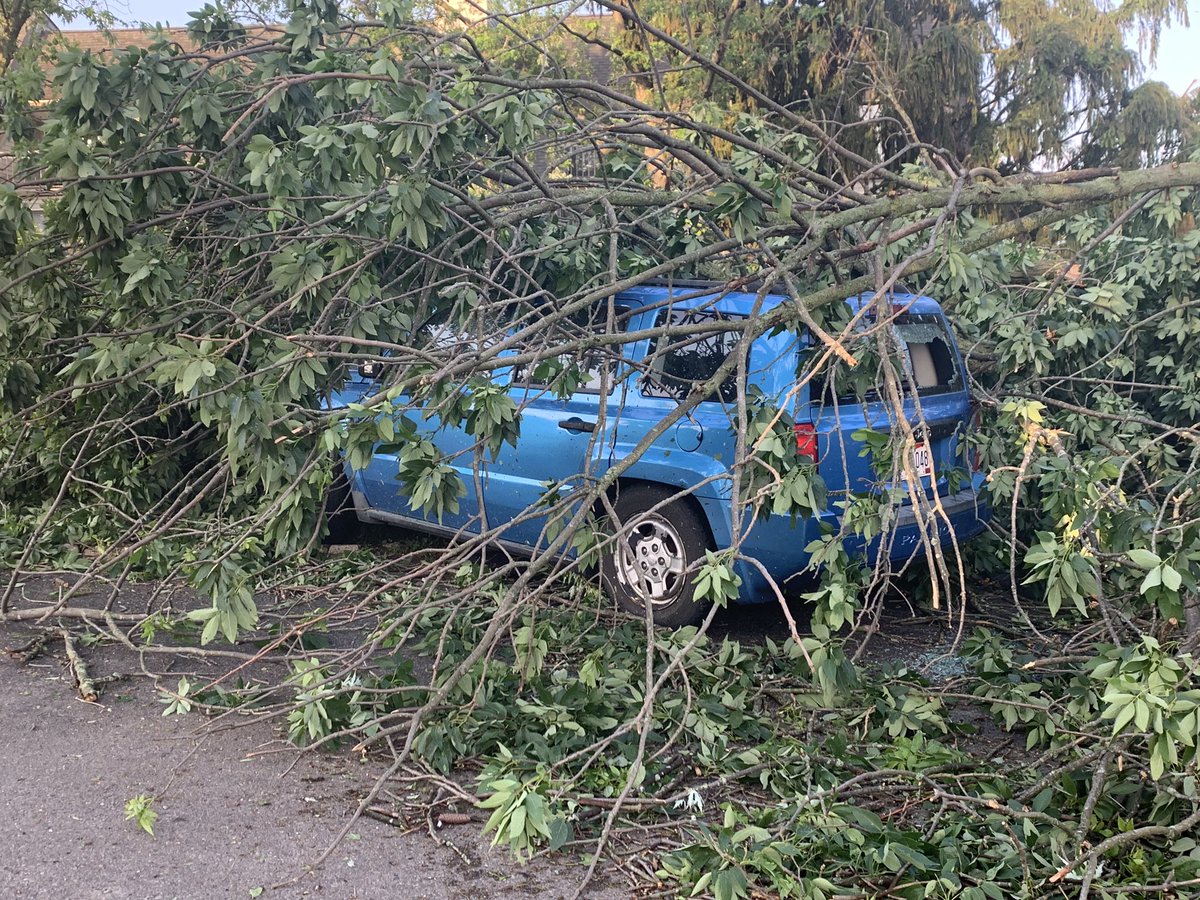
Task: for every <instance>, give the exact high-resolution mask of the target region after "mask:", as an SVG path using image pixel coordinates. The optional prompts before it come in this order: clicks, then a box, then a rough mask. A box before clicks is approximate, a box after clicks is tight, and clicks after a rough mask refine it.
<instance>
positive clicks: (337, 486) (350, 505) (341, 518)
mask: <svg viewBox="0 0 1200 900" xmlns="http://www.w3.org/2000/svg"><path fill="white" fill-rule="evenodd" d="M361 530H362V523H361V522H359V521H358V515H357V513H356V512H355V511H354V498H353V497H351V496H350V481H349V479H348V478H346V471H345V468H344V467H343V465H342V463H341V461H340V460H339V461H338V463H337V471H336V472H335V473H334V476H333V482H332V483H331V484H330V485H329V487H328V488H327V489H326V492H325V543H327V544H353V543H354V542H355V541H357V540H358V536H359V533H360V532H361Z"/></svg>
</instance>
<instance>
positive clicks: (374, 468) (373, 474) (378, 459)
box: [356, 326, 502, 533]
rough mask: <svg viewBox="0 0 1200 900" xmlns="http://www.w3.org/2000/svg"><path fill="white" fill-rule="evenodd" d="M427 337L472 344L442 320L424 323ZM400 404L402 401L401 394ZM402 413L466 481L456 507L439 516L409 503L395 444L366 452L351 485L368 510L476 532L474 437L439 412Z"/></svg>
mask: <svg viewBox="0 0 1200 900" xmlns="http://www.w3.org/2000/svg"><path fill="white" fill-rule="evenodd" d="M427 337H428V338H429V340H430V341H432V342H433V343H434V344H435V345H436V346H437V347H438V348H439V349H440V350H441V351H443V352H445V351H447V350H449V351H451V352H453V351H455V350H461V351H464V352H470V351H474V350H475V348H476V344H475V341H474V339H473V338H472V337H471V336H470V335H467V334H465V333H460V332H456V331H454V330H452V329H449V328H446V327H444V326H443V327H435V328H431V329H429V331H428V334H427ZM501 377H502V376H501ZM401 405H403V399H402V400H401ZM407 415H408V416H409V418H410V419H412V420H414V421H416V422H417V428H418V432H419V434H420V436H421V437H423V438H426V439H428V440H429V441H430V442H431V443H433V445H434V446H435V447H437V449H438V450H439V451H440V452H441V454H442V455H443V456H444V457H445V458H446V461H447V462H448V463H449V465H450V466H451V468H452V469H453V470H454V473H455V474H456V475H457V476H458V477H459V478H460V479H462V483H463V485H464V486H465V487H466V494H465V495H464V496H462V497H460V498H459V500H458V509H457V510H456V511H450V510H447V511H446V512H444V513H443V515H442V517H441V518H440V519H439V518H438V517H437V516H436V515H435V514H433V513H432V512H430V513H427V512H424V511H422V510H420V509H416V508H414V507H413V505H412V503H411V502H410V500H409V497H408V495H407V494H406V493H405V492H404V491H403V490H401V484H400V481H399V480H398V477H397V476H398V474H399V471H400V458H399V454H398V452H397V450H396V448H387V447H382V446H381V447H379V448H378V449H377V450H376V452H375V454H374V455H373V456H372V458H371V462H370V463H369V464H368V466H367V467H366V468H365V469H363V470H362V471H361V472H360V473H358V478H357V480H356V482H357V488H358V489H359V490H361V491H362V493H363V494H364V496H365V497H366V500H367V505H368V506H369V507H370V508H371V509H372V510H375V511H377V512H381V513H384V514H386V515H388V516H400V517H403V518H406V519H414V520H418V521H421V522H424V523H427V524H428V525H431V526H435V527H438V528H441V529H446V530H450V531H465V532H470V533H478V532H479V530H480V515H479V511H480V506H479V491H478V490H477V485H476V476H477V470H478V471H479V473H480V475H481V476H482V475H483V474H484V470H483V469H482V468H480V467H481V466H482V465H485V462H484V461H483V459H482V458H481V455H480V454H479V453H478V452H477V451H476V446H475V445H476V441H475V439H474V438H473V437H472V436H471V435H469V434H467V433H466V431H465V430H463V428H462V427H460V426H458V425H455V424H452V423H448V422H444V421H442V419H441V417H440V416H438V415H436V414H433V413H431V411H428V410H425V409H422V408H421V407H417V408H416V409H409V410H408V411H407ZM397 418H399V414H397Z"/></svg>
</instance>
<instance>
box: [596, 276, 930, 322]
mask: <svg viewBox="0 0 1200 900" xmlns="http://www.w3.org/2000/svg"><path fill="white" fill-rule="evenodd" d="M617 296H618V299H620V300H622V301H624V302H626V303H629V304H632V305H636V306H666V305H668V303H669V304H670V305H671V306H673V307H675V308H677V309H680V308H681V309H694V308H696V307H715V308H716V309H719V310H721V311H723V312H731V313H742V314H748V313H750V311H751V310H753V309H754V305H755V303H757V302H758V301H759V296H758V294H757V293H756V292H754V291H726V290H724V288H722V287H721V286H720V285H716V284H697V283H690V282H684V283H677V284H673V285H671V286H670V287H668V286H667V285H658V284H655V285H639V286H638V287H633V288H627V289H626V290H624V291H621V293H620V294H618V295H617ZM874 296H875V295H874V293H862V294H858V295H857V296H853V297H847V298H846V305H847V306H849V307H850V308H851V309H852V310H853V311H855V312H858V310H860V309H861V308H862V307H863V305H864V304H867V303H870V302H871V300H872V298H873V297H874ZM889 296H890V298H891V304H892V306H893V307H904V309H905V311H907V312H913V313H940V312H941V311H942V307H941V304H939V303H938V302H937V301H936V300H934V299H933V298H932V297H925V296H923V295H920V294H912V293H909V292H907V291H902V292H901V291H898V292H895V293H892V294H890V295H889ZM787 301H788V298H787V297H785V296H784V295H782V294H767V295H766V296H765V297H763V298H762V305H761V307H760V308H759V311H760V312H767V311H768V310H771V309H774V308H775V307H777V306H779V305H780V304H781V303H785V302H787Z"/></svg>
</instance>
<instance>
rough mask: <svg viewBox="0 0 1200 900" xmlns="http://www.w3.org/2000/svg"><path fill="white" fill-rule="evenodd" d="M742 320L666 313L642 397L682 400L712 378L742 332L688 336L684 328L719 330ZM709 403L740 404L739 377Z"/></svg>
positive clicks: (703, 312) (702, 332) (649, 358)
mask: <svg viewBox="0 0 1200 900" xmlns="http://www.w3.org/2000/svg"><path fill="white" fill-rule="evenodd" d="M741 318H743V317H742V316H733V315H729V314H726V313H719V312H716V311H714V310H702V309H687V310H664V311H663V312H662V313H661V314H660V315H659V317H658V322H657V325H658V327H660V328H662V329H663V332H662V334H661V336H660V337H657V338H655V339H654V340H653V341H652V342H651V344H650V352H649V354H648V355H647V357H646V359H647V361H648V362H649V364H650V371H649V372H648V373H647V374H646V375H644V376H643V377H642V393H643V394H644V395H645V396H647V397H665V398H668V399H671V400H682V399H683V398H684V397H685V396H687V394H688V392H689V391H691V390H692V388H693V387H695V386H697V385H700V384H703V383H704V382H706V381H708V380H709V379H710V378H712V377H713V375H714V374H716V371H717V369H718V368H720V366H721V364H722V363H723V362H725V360H726V358H727V357H728V356H729V354H730V353H731V352H732V351H733V348H734V347H735V346H736V345H737V341H738V338H739V337H740V334H739V332H736V331H716V330H714V331H709V330H703V329H700V330H697V331H695V332H691V331H690V330H689V331H688V332H684V331H682V330H681V327H685V326H696V325H699V326H703V325H708V326H712V327H716V326H717V324H718V323H720V322H729V321H733V320H734V319H741ZM707 399H709V400H716V401H724V402H726V403H732V402H734V401H736V400H737V379H736V377H735V376H734V375H732V374H731V375H730V376H729V377H728V378H726V379H725V380H724V381H723V382H722V383H721V385H720V387H719V388H718V389H717V392H716V393H715V394H714V395H713V396H711V397H708V398H707Z"/></svg>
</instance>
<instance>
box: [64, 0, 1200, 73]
mask: <svg viewBox="0 0 1200 900" xmlns="http://www.w3.org/2000/svg"><path fill="white" fill-rule="evenodd" d="M205 2H206V0H111V2H110V3H109V8H110V9H111V10H112V11H113V13H114V14H115V15H116V16H117V18H119V19H122V20H125V21H129V22H161V23H163V24H165V25H184V24H186V23H187V20H188V18H189V16H188V13H189V12H191V11H192V10H196V9H200V8H201V7H202V6H204V3H205ZM1188 18H1189V20H1190V21H1191V27H1190V28H1184V27H1182V26H1180V25H1174V26H1173V27H1171V28H1169V29H1167V30H1166V31H1165V32H1164V33H1163V37H1162V42H1161V44H1160V45H1159V52H1158V59H1157V61H1156V65H1155V66H1154V67H1153V68H1148V69H1147V71H1146V79H1147V80H1151V79H1153V80H1157V81H1165V82H1166V83H1167V85H1168V87H1170V88H1171V90H1173V91H1175V92H1176V93H1177V94H1178V93H1183V92H1184V91H1185V90H1188V89H1189V88H1191V89H1193V90H1194V89H1198V88H1200V0H1188ZM68 27H78V28H86V27H87V23H86V22H82V23H71V24H70V25H69V26H68Z"/></svg>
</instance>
